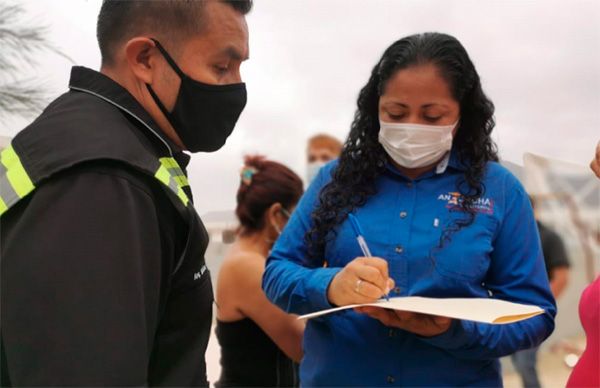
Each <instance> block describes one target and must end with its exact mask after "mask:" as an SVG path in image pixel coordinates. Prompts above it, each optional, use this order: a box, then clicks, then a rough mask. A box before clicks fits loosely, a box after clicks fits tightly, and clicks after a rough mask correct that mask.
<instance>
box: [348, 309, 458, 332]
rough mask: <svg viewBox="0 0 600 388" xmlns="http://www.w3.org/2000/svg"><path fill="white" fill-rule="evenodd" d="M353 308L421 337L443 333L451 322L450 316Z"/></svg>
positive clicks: (387, 324) (385, 323)
mask: <svg viewBox="0 0 600 388" xmlns="http://www.w3.org/2000/svg"><path fill="white" fill-rule="evenodd" d="M354 310H356V311H357V312H359V313H363V314H367V315H369V316H370V317H371V318H375V319H377V320H378V321H380V322H381V323H383V324H384V325H386V326H390V327H397V328H399V329H402V330H406V331H409V332H411V333H415V334H417V335H420V336H423V337H433V336H435V335H439V334H442V333H445V332H446V331H447V330H448V329H449V328H450V325H451V324H452V318H446V317H439V316H435V315H426V314H419V313H411V312H407V311H397V310H390V309H384V308H381V307H370V306H365V307H357V308H355V309H354Z"/></svg>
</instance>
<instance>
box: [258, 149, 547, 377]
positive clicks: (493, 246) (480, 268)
mask: <svg viewBox="0 0 600 388" xmlns="http://www.w3.org/2000/svg"><path fill="white" fill-rule="evenodd" d="M444 162H445V163H444ZM336 166H337V162H333V163H331V164H329V165H327V166H326V167H324V168H323V169H322V170H321V172H320V173H319V175H318V177H317V178H316V180H315V181H314V182H313V184H312V185H311V186H310V187H309V189H308V191H307V192H306V193H305V195H304V196H303V198H302V199H301V201H300V203H299V204H298V207H297V209H296V211H295V212H294V214H293V216H292V218H291V219H290V221H289V223H288V225H287V226H286V228H285V230H284V232H283V234H282V236H281V237H280V238H279V240H278V241H277V243H276V245H275V247H274V248H273V251H272V252H271V255H270V257H269V260H268V263H267V266H266V270H265V274H264V277H263V288H264V290H265V292H266V294H267V296H268V297H269V299H270V300H271V301H272V302H273V303H275V304H277V305H278V306H279V307H281V308H282V309H284V310H285V311H287V312H289V313H295V314H306V313H310V312H314V311H317V310H321V309H326V308H330V307H332V306H331V305H330V303H329V301H328V299H327V287H328V286H329V283H330V282H331V280H332V279H333V277H334V276H335V275H336V274H337V273H338V272H339V271H340V270H341V268H342V267H344V266H345V265H346V264H348V263H349V262H350V261H352V260H353V259H355V258H356V257H359V256H362V253H361V250H360V248H359V246H358V244H357V242H356V238H355V235H354V233H353V230H352V227H351V225H350V224H349V221H347V220H346V221H345V222H343V223H342V224H341V225H340V226H338V228H337V235H336V237H335V238H334V239H333V241H331V242H330V243H328V244H327V246H326V248H325V252H324V256H323V257H321V258H320V260H318V261H317V262H316V263H315V262H314V260H311V261H309V259H308V258H307V246H306V244H305V240H304V236H305V234H306V232H307V231H308V230H309V229H310V228H311V226H312V221H311V213H312V212H313V210H314V208H315V206H316V204H317V198H318V194H319V192H320V191H321V189H322V188H323V186H324V185H325V184H327V183H328V182H329V181H330V180H331V173H332V170H334V169H335V168H336ZM463 175H464V167H463V166H462V165H461V164H460V163H458V161H457V160H456V158H454V157H452V158H450V160H449V162H448V159H446V160H445V161H443V162H442V163H441V165H439V166H438V168H437V169H436V170H434V171H431V172H430V173H427V174H425V175H423V176H422V177H420V178H418V179H416V180H410V179H408V178H406V177H404V176H403V175H402V174H401V173H400V172H399V171H397V169H395V168H394V167H393V166H391V165H390V166H388V167H387V169H386V171H385V173H383V174H382V175H381V176H380V177H379V178H378V179H377V183H376V184H377V194H375V195H373V196H371V197H370V198H369V199H368V201H367V202H366V203H365V205H364V206H362V207H361V208H359V209H357V210H355V211H354V214H355V215H356V217H357V218H358V220H359V222H360V223H361V225H362V228H363V229H364V234H365V239H366V241H367V243H368V245H369V247H370V249H371V251H372V253H373V255H374V256H378V257H382V258H385V259H386V260H387V261H388V263H389V270H390V276H391V277H393V279H394V281H395V282H396V286H397V287H396V288H395V289H394V290H393V291H392V293H391V294H390V296H408V295H418V296H428V297H437V298H452V297H476V298H488V297H491V298H498V299H502V300H507V301H512V302H518V303H524V304H532V305H537V306H540V307H541V308H543V309H545V311H546V314H543V315H539V316H537V317H534V318H531V319H528V320H526V321H522V322H517V323H512V324H507V325H490V324H483V323H475V322H471V321H458V320H456V321H454V322H453V324H452V325H451V327H450V329H449V330H448V331H447V332H445V333H443V334H441V335H438V336H435V337H430V338H424V337H420V336H418V335H415V334H412V333H410V332H407V331H404V330H401V329H395V328H391V327H386V326H384V325H383V324H381V323H380V322H379V321H377V320H375V319H372V318H370V317H369V316H367V315H362V314H358V313H356V312H354V311H353V310H346V311H343V312H338V313H335V314H330V315H326V316H323V317H320V318H316V319H312V320H310V321H308V324H307V327H306V331H305V334H304V359H303V360H302V364H301V370H300V372H301V373H300V377H301V382H302V384H303V385H304V386H315V385H330V386H331V385H345V386H350V385H363V386H364V385H367V386H385V385H390V386H415V385H422V386H439V385H446V386H459V385H477V386H500V385H502V380H501V372H500V365H499V362H498V357H501V356H505V355H508V354H511V353H513V352H515V351H517V350H520V349H525V348H530V347H533V346H536V345H538V344H540V343H541V342H542V341H543V340H544V339H545V338H547V337H548V336H549V335H550V334H551V332H552V330H553V328H554V316H555V315H556V306H555V302H554V298H553V297H552V294H551V292H550V289H549V284H548V279H547V275H546V272H545V267H544V261H543V258H542V252H541V248H540V241H539V234H538V231H537V228H536V223H535V220H534V217H533V212H532V209H531V204H530V202H529V200H528V197H527V194H526V193H525V191H524V189H523V187H522V185H521V184H520V182H519V181H518V180H517V179H516V178H515V177H514V176H513V175H512V174H511V173H510V172H508V170H506V169H505V168H503V167H502V166H500V165H499V164H497V163H489V164H488V166H487V169H486V173H485V176H484V180H483V183H484V185H485V193H483V195H482V196H481V198H480V199H479V200H478V201H477V203H476V210H477V213H476V214H477V215H476V218H475V220H474V223H473V224H472V225H470V226H468V227H465V228H463V229H461V230H460V231H459V232H457V233H454V234H452V235H451V240H450V241H449V242H447V243H446V244H445V245H444V246H443V247H442V248H441V249H440V248H439V242H440V237H441V235H442V233H443V230H444V228H446V227H447V226H448V225H450V224H452V221H453V220H456V218H457V217H465V216H466V214H465V213H464V212H462V211H460V210H458V209H459V207H458V203H459V202H458V201H459V196H458V194H457V193H456V192H455V191H456V186H457V182H458V181H459V180H460V179H461V177H462V176H463ZM324 263H327V266H326V267H323V264H324Z"/></svg>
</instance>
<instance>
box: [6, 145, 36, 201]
mask: <svg viewBox="0 0 600 388" xmlns="http://www.w3.org/2000/svg"><path fill="white" fill-rule="evenodd" d="M2 164H3V165H4V167H6V177H7V178H8V181H9V182H10V185H11V186H12V188H13V189H14V190H15V192H16V193H17V195H18V196H19V197H20V198H23V197H25V196H26V195H27V194H29V193H31V192H32V191H33V190H34V189H35V186H34V184H33V182H32V181H31V179H30V178H29V175H27V172H26V171H25V169H24V168H23V165H22V164H21V159H19V156H18V155H17V153H16V152H15V150H14V149H13V147H12V144H10V145H9V146H8V147H6V148H5V149H4V151H2Z"/></svg>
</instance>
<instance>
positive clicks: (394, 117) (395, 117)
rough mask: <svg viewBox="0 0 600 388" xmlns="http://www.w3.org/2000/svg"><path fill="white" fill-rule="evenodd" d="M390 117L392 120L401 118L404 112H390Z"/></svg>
mask: <svg viewBox="0 0 600 388" xmlns="http://www.w3.org/2000/svg"><path fill="white" fill-rule="evenodd" d="M388 117H389V118H390V119H392V120H400V119H401V118H402V117H404V115H403V114H397V115H396V114H392V113H390V112H388Z"/></svg>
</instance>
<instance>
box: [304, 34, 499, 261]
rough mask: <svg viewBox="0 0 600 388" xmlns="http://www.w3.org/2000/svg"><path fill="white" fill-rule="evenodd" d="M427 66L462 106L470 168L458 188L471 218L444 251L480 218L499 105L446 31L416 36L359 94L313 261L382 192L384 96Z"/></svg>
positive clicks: (462, 155) (320, 215)
mask: <svg viewBox="0 0 600 388" xmlns="http://www.w3.org/2000/svg"><path fill="white" fill-rule="evenodd" d="M421 64H433V65H435V66H437V68H438V69H439V71H440V74H441V75H442V77H443V78H444V79H445V80H446V81H447V82H448V85H449V86H450V90H451V92H452V94H453V97H454V98H455V99H456V101H457V102H458V103H459V105H460V125H459V128H458V131H457V133H456V136H455V138H454V141H453V146H452V148H453V152H456V153H457V155H458V158H459V161H460V163H462V164H464V165H465V166H466V167H467V169H466V171H465V174H464V177H463V178H462V179H461V180H460V181H459V182H458V184H457V188H456V189H457V191H459V192H460V193H461V195H462V201H461V204H460V205H461V207H462V209H463V210H464V211H466V213H467V214H468V217H467V218H463V219H459V220H458V221H456V222H455V223H454V224H452V225H449V226H448V227H447V228H446V229H445V231H444V233H442V237H441V239H440V247H439V248H441V247H442V246H443V244H444V242H445V241H449V239H450V236H451V234H452V233H455V232H457V231H458V230H460V229H461V228H462V227H465V226H468V225H470V224H471V223H472V222H473V220H474V218H475V211H474V209H473V206H474V202H475V200H476V199H477V198H479V197H480V196H481V195H482V194H483V193H484V191H485V187H484V185H483V183H482V179H483V174H484V172H485V167H486V164H487V162H489V161H497V160H498V155H497V148H496V145H495V144H494V142H493V141H492V139H491V137H490V135H491V133H492V130H493V128H494V125H495V122H494V117H493V115H494V105H493V104H492V102H491V101H490V100H489V99H488V98H487V97H486V96H485V94H484V93H483V90H482V88H481V82H480V79H479V75H478V74H477V71H476V70H475V66H474V65H473V62H471V59H470V58H469V55H468V54H467V51H466V50H465V48H464V47H463V46H462V45H461V43H460V42H459V41H458V40H457V39H456V38H454V37H452V36H449V35H446V34H440V33H424V34H418V35H411V36H408V37H406V38H403V39H400V40H398V41H396V42H395V43H394V44H392V45H391V46H390V47H389V48H388V49H387V50H386V51H385V52H384V54H383V56H382V57H381V59H380V61H379V62H378V63H377V65H375V67H374V68H373V71H372V72H371V77H370V78H369V81H368V82H367V84H366V85H365V86H364V87H363V88H362V90H361V91H360V94H359V96H358V103H357V105H358V108H357V110H356V113H355V114H354V121H353V122H352V126H351V130H350V135H349V136H348V139H347V140H346V142H345V144H344V150H343V152H342V154H341V156H340V159H339V162H338V166H337V167H336V169H335V170H334V171H333V172H332V180H331V182H329V183H328V184H327V185H325V187H324V188H323V189H322V190H321V193H320V195H319V201H318V204H317V207H316V209H315V210H314V212H313V214H312V220H313V228H312V229H311V230H310V231H309V232H308V233H307V234H306V242H307V244H308V248H309V249H308V251H309V254H310V257H311V259H312V260H313V261H315V264H318V263H317V262H318V261H322V258H323V253H324V250H325V246H326V244H327V243H328V241H330V240H331V239H332V238H334V237H335V234H336V227H337V226H338V225H340V224H341V223H342V222H343V221H344V220H345V219H346V217H347V216H348V213H350V212H352V211H353V210H354V209H356V208H358V207H361V206H363V205H364V204H365V203H366V201H367V200H368V198H369V197H370V196H372V195H374V194H375V193H376V188H375V182H376V180H377V178H378V177H379V176H380V175H381V173H382V172H383V171H384V169H385V165H386V161H387V155H386V152H385V150H384V149H383V147H382V146H381V145H380V144H379V141H378V135H379V113H378V105H379V97H380V96H381V95H382V94H383V92H384V89H385V86H386V83H387V81H388V80H389V79H390V78H391V77H392V76H393V75H394V74H395V73H396V72H397V71H399V70H401V69H406V68H408V67H410V66H415V65H421Z"/></svg>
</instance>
